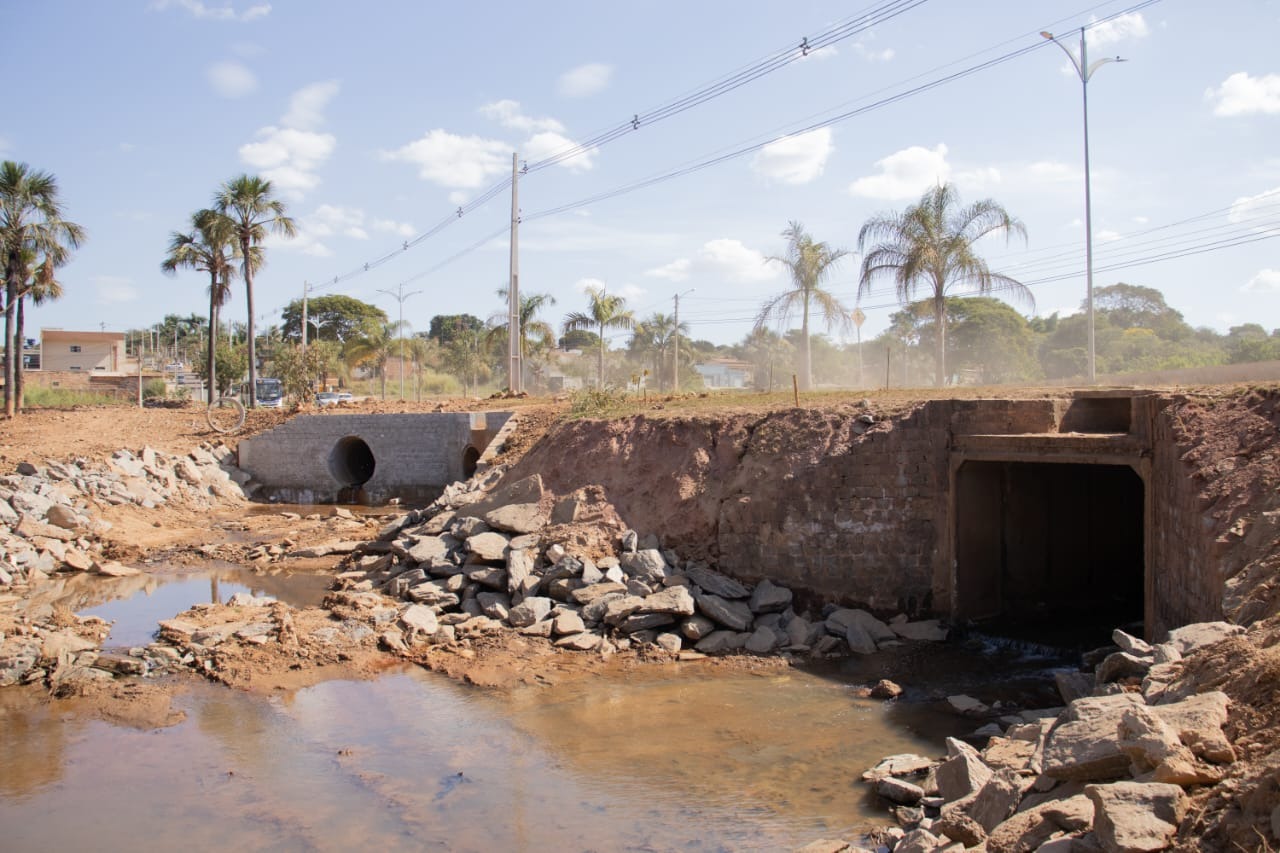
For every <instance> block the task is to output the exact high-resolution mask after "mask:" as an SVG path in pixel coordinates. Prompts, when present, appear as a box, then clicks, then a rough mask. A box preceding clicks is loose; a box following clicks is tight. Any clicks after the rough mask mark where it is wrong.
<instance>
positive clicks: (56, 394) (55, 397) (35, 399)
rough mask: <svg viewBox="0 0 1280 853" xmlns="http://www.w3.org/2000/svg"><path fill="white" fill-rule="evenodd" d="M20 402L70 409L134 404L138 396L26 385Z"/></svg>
mask: <svg viewBox="0 0 1280 853" xmlns="http://www.w3.org/2000/svg"><path fill="white" fill-rule="evenodd" d="M22 403H23V406H24V407H25V408H28V409H70V408H74V407H76V406H129V405H133V406H136V405H137V404H138V398H137V397H136V396H133V395H130V394H125V393H124V392H118V393H114V394H113V393H109V392H104V391H87V390H82V389H76V388H39V387H34V386H33V387H27V388H24V389H23V390H22Z"/></svg>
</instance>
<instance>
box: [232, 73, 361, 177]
mask: <svg viewBox="0 0 1280 853" xmlns="http://www.w3.org/2000/svg"><path fill="white" fill-rule="evenodd" d="M337 92H338V83H337V81H334V80H329V81H325V82H321V83H313V84H311V85H310V86H304V87H303V88H301V89H299V90H298V91H296V92H294V93H293V96H292V97H291V98H290V99H289V110H288V112H286V113H285V115H284V117H283V118H282V119H281V120H280V123H281V125H283V127H275V126H273V125H268V126H267V127H263V128H260V129H259V130H258V132H257V134H256V137H257V139H256V141H254V142H247V143H245V144H244V145H241V146H240V150H239V153H240V160H241V162H243V163H245V164H246V165H248V166H251V167H253V168H254V169H257V170H258V171H260V172H261V173H262V176H263V177H264V178H266V179H267V180H269V181H271V183H272V184H274V185H275V186H276V188H278V189H280V190H281V191H283V193H284V194H285V195H287V196H290V197H292V198H295V199H298V198H301V197H302V196H303V194H304V193H306V192H307V191H308V190H313V189H315V188H316V187H317V186H319V185H320V176H319V175H318V174H316V170H317V169H319V168H320V167H321V166H322V165H324V163H325V161H326V160H328V159H329V157H330V156H331V155H332V154H333V150H334V149H335V148H336V147H337V145H338V140H337V139H336V138H335V137H334V136H333V134H331V133H318V132H316V131H315V130H314V129H313V128H315V127H317V126H318V125H320V124H322V123H323V122H324V115H323V109H324V107H325V105H326V104H327V103H328V102H329V100H330V99H331V98H332V97H333V96H334V95H336V94H337Z"/></svg>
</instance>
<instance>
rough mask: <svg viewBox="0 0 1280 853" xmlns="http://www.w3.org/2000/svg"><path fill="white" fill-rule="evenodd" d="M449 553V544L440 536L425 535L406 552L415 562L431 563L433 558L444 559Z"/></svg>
mask: <svg viewBox="0 0 1280 853" xmlns="http://www.w3.org/2000/svg"><path fill="white" fill-rule="evenodd" d="M448 553H449V546H448V545H446V544H445V543H444V540H442V539H441V538H440V537H439V536H424V537H422V538H421V539H419V540H418V541H416V542H414V543H413V544H412V545H411V546H410V547H409V548H408V550H407V551H406V552H405V554H406V556H408V558H409V559H410V560H412V561H413V562H415V563H430V562H431V561H432V560H433V559H443V558H444V557H445V556H446V555H447V554H448Z"/></svg>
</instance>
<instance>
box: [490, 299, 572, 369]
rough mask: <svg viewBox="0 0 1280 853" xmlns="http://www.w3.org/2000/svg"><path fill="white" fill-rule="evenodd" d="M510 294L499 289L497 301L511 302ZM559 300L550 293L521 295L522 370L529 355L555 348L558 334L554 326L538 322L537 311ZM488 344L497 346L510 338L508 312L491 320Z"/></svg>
mask: <svg viewBox="0 0 1280 853" xmlns="http://www.w3.org/2000/svg"><path fill="white" fill-rule="evenodd" d="M509 293H510V291H509V290H507V289H506V288H505V287H503V288H500V289H499V290H498V298H499V299H501V300H502V301H503V302H506V301H508V294H509ZM555 304H556V298H555V297H554V296H552V295H551V294H550V293H521V294H520V317H519V321H520V365H521V369H522V370H523V368H524V364H525V358H526V357H527V356H529V355H537V354H540V353H543V352H546V351H547V350H549V349H551V348H552V347H554V346H555V342H556V332H555V329H553V328H551V326H550V325H549V324H548V323H546V322H544V321H542V320H539V319H538V318H537V317H538V312H539V311H541V310H542V309H543V308H544V307H545V306H547V305H555ZM489 323H490V328H489V341H488V343H489V345H490V346H496V345H497V343H498V342H499V341H502V340H505V339H506V337H507V334H508V332H507V326H508V325H509V323H508V317H507V312H506V311H503V312H502V313H500V314H494V315H493V316H491V317H490V318H489Z"/></svg>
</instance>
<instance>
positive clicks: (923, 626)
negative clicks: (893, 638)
mask: <svg viewBox="0 0 1280 853" xmlns="http://www.w3.org/2000/svg"><path fill="white" fill-rule="evenodd" d="M889 628H890V629H892V631H893V633H894V634H897V635H898V636H899V637H901V638H902V639H904V640H917V641H920V642H929V643H941V642H943V641H945V640H946V639H947V629H946V628H944V627H942V624H941V623H940V622H939V621H938V620H937V619H922V620H920V621H918V622H890V623H889Z"/></svg>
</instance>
